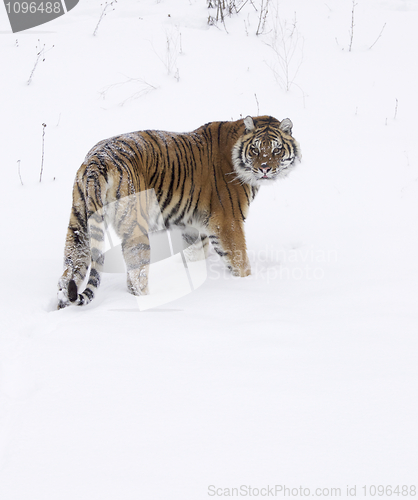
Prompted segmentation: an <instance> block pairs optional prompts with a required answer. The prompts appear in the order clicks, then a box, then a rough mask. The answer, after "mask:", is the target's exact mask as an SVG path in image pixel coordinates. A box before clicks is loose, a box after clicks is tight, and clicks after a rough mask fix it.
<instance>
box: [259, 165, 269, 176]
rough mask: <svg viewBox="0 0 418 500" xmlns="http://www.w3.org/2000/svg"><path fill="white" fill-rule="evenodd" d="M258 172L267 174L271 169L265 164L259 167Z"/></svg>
mask: <svg viewBox="0 0 418 500" xmlns="http://www.w3.org/2000/svg"><path fill="white" fill-rule="evenodd" d="M260 170H261V171H262V172H263V174H267V173H268V172H270V170H271V167H268V166H267V165H266V164H265V163H263V165H261V167H260Z"/></svg>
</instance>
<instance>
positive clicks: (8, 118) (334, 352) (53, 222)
mask: <svg viewBox="0 0 418 500" xmlns="http://www.w3.org/2000/svg"><path fill="white" fill-rule="evenodd" d="M254 4H255V5H258V3H257V2H254ZM357 4H358V5H357V6H356V10H355V27H354V37H353V45H352V50H351V52H350V51H349V50H348V47H349V42H350V27H351V9H352V2H351V1H348V0H346V1H345V2H340V1H337V0H328V1H327V2H326V3H323V2H319V1H316V0H315V1H307V0H293V1H290V0H281V1H280V3H279V16H280V21H281V23H282V25H283V26H284V27H285V28H286V26H287V27H289V26H291V23H292V21H293V20H294V19H295V13H296V20H297V24H296V26H297V33H298V34H299V36H300V37H302V38H303V44H298V46H297V47H296V49H295V50H296V52H295V58H294V59H293V60H292V61H291V63H290V69H291V72H290V75H295V76H292V78H293V80H291V82H290V83H291V84H290V89H289V91H287V92H286V90H285V89H284V88H283V82H282V83H281V82H280V79H278V78H277V75H276V77H275V74H274V71H273V70H272V68H276V72H277V71H280V65H279V62H278V59H277V54H276V53H275V52H274V50H273V49H272V48H271V46H270V45H271V43H270V42H271V38H270V39H269V37H271V32H269V27H270V28H271V26H272V18H270V20H269V23H270V25H268V26H266V31H265V34H264V35H261V36H258V37H257V36H256V35H255V32H256V29H257V25H258V18H257V13H256V12H255V10H254V8H253V7H252V5H250V4H248V5H246V6H245V7H244V8H243V9H242V11H241V12H240V13H239V15H235V16H233V17H231V18H227V19H226V28H227V30H228V33H226V31H225V29H224V27H223V26H222V25H219V26H218V27H213V26H212V27H209V26H208V25H207V18H208V9H207V8H206V2H204V1H197V0H176V1H174V0H171V1H170V0H161V1H155V0H141V1H140V2H139V1H137V0H124V1H123V2H122V1H120V2H118V3H117V4H115V5H114V7H115V8H114V10H110V9H108V11H107V14H106V16H105V17H104V19H103V20H102V22H101V23H100V26H99V28H98V31H97V35H96V36H93V31H94V29H95V27H96V25H97V22H98V19H99V17H100V14H101V12H102V9H103V6H102V5H100V2H99V1H98V0H82V1H80V3H79V5H77V6H76V7H75V8H74V9H73V10H71V11H70V12H69V13H68V14H66V15H65V16H62V17H60V18H58V19H56V20H54V21H52V22H50V23H48V24H45V25H42V26H40V27H38V28H33V29H31V30H28V31H25V32H21V33H16V34H12V33H11V30H10V26H9V24H8V19H7V16H6V13H5V11H4V10H2V9H0V44H1V51H0V63H1V67H2V68H3V74H2V78H1V79H0V89H1V92H0V100H1V109H2V116H3V122H2V137H3V140H2V145H3V147H2V165H3V167H2V172H3V173H2V176H3V177H2V182H1V184H0V193H1V200H2V201H1V203H2V206H3V217H2V220H1V231H2V235H3V239H2V241H3V245H2V263H1V269H2V283H3V286H2V287H1V290H0V299H1V304H2V306H1V308H2V311H1V317H2V325H3V327H2V331H1V333H0V498H1V499H2V500H27V499H31V500H32V499H33V500H38V499H39V500H41V499H42V500H50V499H51V500H52V499H54V500H55V499H57V498H59V499H60V500H67V499H71V500H73V499H75V498H77V500H84V499H85V500H87V499H88V500H91V499H93V498H94V499H95V498H97V499H100V500H107V499H109V500H110V499H112V500H114V499H116V498H117V499H123V500H130V499H138V498H144V499H147V500H154V499H158V500H160V499H163V498H170V499H175V500H177V499H179V500H180V499H181V500H184V499H203V498H207V497H208V496H210V495H209V493H210V491H211V490H209V486H210V485H214V486H215V487H216V488H221V490H219V492H220V493H221V492H223V491H225V488H234V487H235V488H239V487H240V486H241V485H251V486H252V488H263V487H266V486H267V485H270V486H272V485H276V484H277V485H286V487H292V488H299V487H300V486H303V487H304V488H310V491H311V494H314V493H315V488H317V487H319V488H332V487H338V488H341V496H347V487H350V488H353V487H354V485H356V486H357V490H356V491H357V496H364V493H363V489H362V487H363V486H364V485H389V484H390V485H392V486H396V485H414V484H415V485H416V483H417V480H418V477H417V470H418V467H417V465H418V455H417V438H418V431H417V425H416V422H417V421H418V405H417V398H416V395H417V389H418V384H417V381H418V368H417V362H416V360H417V354H418V343H417V334H418V321H417V319H418V318H417V316H418V313H417V306H416V304H417V298H418V297H417V295H418V293H417V292H418V290H417V278H418V269H417V263H416V256H417V251H418V236H417V231H416V228H417V222H418V220H417V219H418V217H417V215H418V210H417V208H418V206H417V204H418V202H417V200H418V147H417V141H416V135H417V127H416V116H417V114H418V100H417V99H416V88H417V75H416V70H415V68H414V63H413V62H414V61H415V59H416V47H417V41H418V32H417V30H416V26H417V22H418V7H417V6H416V2H413V1H407V0H368V1H367V2H366V1H364V0H358V2H357ZM273 14H274V9H273V8H272V9H271V15H273ZM285 21H287V24H285V23H284V22H285ZM385 23H386V25H385ZM384 25H385V28H384V30H383V32H382V34H381V37H380V38H379V39H378V40H377V42H376V44H375V45H374V46H373V47H372V48H371V49H369V47H370V46H371V45H372V44H373V43H374V42H375V41H376V39H377V38H378V36H379V33H381V30H382V27H383V26H384ZM247 33H248V34H247ZM285 36H286V32H285ZM167 41H168V42H167ZM269 43H270V45H268V44H269ZM43 45H45V61H43V62H39V63H38V66H37V67H36V69H35V71H34V74H33V79H32V82H31V84H30V85H29V86H28V85H27V81H28V79H29V76H30V74H31V71H32V69H33V66H34V64H35V60H36V54H37V50H39V49H37V46H38V47H40V46H43ZM168 47H169V49H168ZM299 64H300V66H299ZM296 69H297V73H296V74H295V71H296ZM257 114H260V115H261V114H271V115H273V116H275V117H277V118H279V119H283V118H286V117H289V118H290V119H291V120H292V122H293V124H294V128H293V133H294V135H295V137H296V139H297V140H298V141H299V142H300V144H301V148H302V154H303V161H302V163H301V164H300V165H298V167H297V168H296V169H295V170H294V171H293V172H292V173H291V175H289V177H288V178H286V179H285V180H279V181H277V183H275V184H274V186H271V187H264V186H263V187H262V188H261V189H260V191H259V193H258V195H257V198H256V200H255V201H254V203H253V204H252V206H251V207H250V211H249V217H248V220H247V223H246V235H247V246H248V249H249V255H250V260H251V264H252V269H253V274H252V275H251V276H250V277H248V278H245V279H242V278H234V277H232V276H231V275H230V274H229V273H228V272H227V271H225V270H224V268H223V267H222V264H221V263H220V261H219V258H218V256H217V255H216V254H214V253H213V252H212V253H211V255H210V258H209V260H208V262H207V273H208V277H207V279H206V281H205V282H204V283H203V285H201V286H200V287H198V288H197V289H195V290H194V291H193V293H190V294H186V295H184V296H183V297H181V298H178V299H177V300H175V301H172V302H168V303H165V304H162V305H160V306H158V307H157V308H151V309H148V310H145V311H140V310H139V308H138V304H137V302H136V299H135V297H133V296H131V295H130V294H128V293H127V291H126V284H125V276H124V275H122V274H105V275H104V277H103V283H102V285H101V287H100V289H99V291H98V293H97V297H96V298H95V300H94V301H93V302H92V303H91V304H90V305H89V306H86V307H85V308H75V307H73V308H67V309H64V310H61V311H57V310H55V308H56V290H57V288H56V287H57V282H58V279H59V277H60V275H61V272H62V256H63V248H64V240H65V233H66V227H67V224H68V217H69V213H70V206H71V189H72V184H73V181H74V176H75V172H76V170H77V168H78V166H79V165H80V163H81V162H82V160H83V158H84V156H85V155H86V153H87V152H88V151H89V149H90V148H91V147H93V146H94V144H95V143H97V142H98V141H100V140H102V139H105V138H107V137H111V136H114V135H118V134H120V133H124V132H129V131H133V130H141V129H160V130H169V131H178V132H183V131H189V130H193V129H195V128H196V127H198V126H200V125H202V124H203V123H205V122H208V121H216V120H230V119H238V118H240V117H241V116H242V117H245V116H247V115H253V116H255V115H257ZM42 123H45V124H46V125H47V126H46V128H45V158H44V169H43V177H42V182H41V183H40V182H39V174H40V167H41V152H42V132H43V127H42ZM18 160H20V171H21V176H22V180H23V186H22V185H21V183H20V179H19V175H18ZM150 286H151V284H150ZM212 491H213V489H212ZM218 496H219V495H218ZM260 496H261V495H260ZM278 496H283V494H281V495H278ZM316 496H318V495H316Z"/></svg>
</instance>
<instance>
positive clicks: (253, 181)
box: [232, 116, 301, 186]
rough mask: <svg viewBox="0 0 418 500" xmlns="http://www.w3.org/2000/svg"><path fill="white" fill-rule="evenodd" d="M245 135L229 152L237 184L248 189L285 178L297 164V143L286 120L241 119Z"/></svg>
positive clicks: (266, 117) (298, 151)
mask: <svg viewBox="0 0 418 500" xmlns="http://www.w3.org/2000/svg"><path fill="white" fill-rule="evenodd" d="M244 125H245V132H244V134H243V135H242V137H241V138H240V139H238V141H237V142H236V144H235V146H234V147H233V150H232V161H233V165H234V170H235V173H236V174H237V178H238V180H239V181H240V182H243V183H246V184H250V185H252V186H260V185H261V184H264V183H271V182H272V181H274V180H276V179H278V178H284V177H286V176H287V175H288V174H289V172H290V171H291V170H292V169H293V168H294V167H295V165H297V164H298V163H299V162H300V159H301V152H300V147H299V143H298V142H297V141H296V140H295V139H294V138H293V137H292V127H293V124H292V122H291V120H290V119H289V118H285V119H284V120H282V121H281V122H280V121H279V120H276V119H275V118H272V117H271V116H263V117H259V118H255V119H253V118H251V116H247V118H245V119H244Z"/></svg>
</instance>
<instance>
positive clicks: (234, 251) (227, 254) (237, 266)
mask: <svg viewBox="0 0 418 500" xmlns="http://www.w3.org/2000/svg"><path fill="white" fill-rule="evenodd" d="M210 241H211V243H212V245H213V247H214V250H215V252H216V253H217V254H218V255H220V256H221V258H222V260H223V261H224V263H225V265H226V266H227V268H228V269H229V270H230V271H231V273H232V275H233V276H240V277H242V278H244V277H245V276H249V275H250V274H251V265H250V261H249V259H248V255H247V247H246V244H245V234H244V228H243V223H242V222H238V221H235V220H229V221H226V222H223V223H222V224H218V225H216V226H215V230H214V231H213V233H212V235H211V236H210Z"/></svg>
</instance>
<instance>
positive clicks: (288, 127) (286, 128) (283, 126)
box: [279, 118, 293, 135]
mask: <svg viewBox="0 0 418 500" xmlns="http://www.w3.org/2000/svg"><path fill="white" fill-rule="evenodd" d="M292 128H293V123H292V120H291V119H290V118H285V119H284V120H282V121H281V122H280V125H279V129H280V130H281V131H282V132H285V133H286V134H289V135H292Z"/></svg>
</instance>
